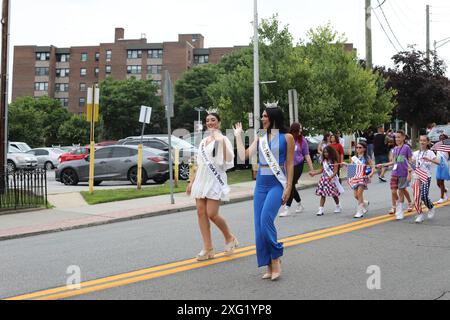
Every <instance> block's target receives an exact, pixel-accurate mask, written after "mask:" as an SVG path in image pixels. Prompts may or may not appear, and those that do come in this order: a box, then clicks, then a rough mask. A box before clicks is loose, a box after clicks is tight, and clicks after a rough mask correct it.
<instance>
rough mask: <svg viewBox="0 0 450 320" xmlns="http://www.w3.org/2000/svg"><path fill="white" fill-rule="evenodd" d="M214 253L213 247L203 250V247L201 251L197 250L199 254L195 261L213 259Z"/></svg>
mask: <svg viewBox="0 0 450 320" xmlns="http://www.w3.org/2000/svg"><path fill="white" fill-rule="evenodd" d="M215 255H216V253H215V251H214V248H213V249H210V250H205V249H203V250H202V251H200V252H199V254H198V255H197V261H206V260H211V259H214V256H215Z"/></svg>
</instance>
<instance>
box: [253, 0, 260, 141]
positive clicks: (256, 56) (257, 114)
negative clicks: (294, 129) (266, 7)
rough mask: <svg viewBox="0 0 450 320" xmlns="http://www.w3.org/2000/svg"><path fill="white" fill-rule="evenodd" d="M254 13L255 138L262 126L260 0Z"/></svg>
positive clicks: (255, 6) (255, 2)
mask: <svg viewBox="0 0 450 320" xmlns="http://www.w3.org/2000/svg"><path fill="white" fill-rule="evenodd" d="M254 11H255V18H254V20H253V29H254V36H253V78H254V79H253V86H254V93H253V96H254V106H253V116H254V118H255V121H254V122H253V123H254V127H255V137H256V133H257V132H258V131H259V128H260V124H259V120H260V116H261V110H260V95H259V34H258V29H259V23H258V0H254Z"/></svg>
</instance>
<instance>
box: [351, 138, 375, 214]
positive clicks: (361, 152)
mask: <svg viewBox="0 0 450 320" xmlns="http://www.w3.org/2000/svg"><path fill="white" fill-rule="evenodd" d="M344 165H347V164H344ZM347 169H348V183H349V185H350V187H351V188H352V190H353V192H354V196H355V199H356V201H358V209H357V212H356V214H355V219H360V218H362V217H364V215H365V214H366V213H367V211H368V208H369V201H367V200H364V191H365V190H367V185H368V184H369V183H370V179H371V178H372V177H373V175H374V174H375V167H374V165H373V161H372V159H371V158H370V157H369V155H368V146H367V144H366V143H365V142H363V141H362V142H359V143H358V144H357V145H356V156H354V157H352V162H351V164H350V165H347Z"/></svg>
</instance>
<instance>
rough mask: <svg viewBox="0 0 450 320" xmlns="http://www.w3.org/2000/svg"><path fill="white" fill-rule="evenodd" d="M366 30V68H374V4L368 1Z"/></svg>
mask: <svg viewBox="0 0 450 320" xmlns="http://www.w3.org/2000/svg"><path fill="white" fill-rule="evenodd" d="M365 11H366V12H365V20H364V21H365V22H366V25H365V30H366V68H367V69H369V70H370V69H372V68H373V60H372V4H371V0H366V9H365Z"/></svg>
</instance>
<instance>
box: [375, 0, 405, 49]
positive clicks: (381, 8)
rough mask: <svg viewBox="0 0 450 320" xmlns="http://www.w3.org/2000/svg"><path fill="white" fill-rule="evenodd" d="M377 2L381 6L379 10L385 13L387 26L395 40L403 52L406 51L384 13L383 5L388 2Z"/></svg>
mask: <svg viewBox="0 0 450 320" xmlns="http://www.w3.org/2000/svg"><path fill="white" fill-rule="evenodd" d="M377 2H378V4H379V6H378V8H380V10H381V12H382V13H383V16H384V20H386V23H387V25H388V27H389V30H391V33H392V35H393V36H394V38H395V40H396V41H397V43H398V44H399V46H400V48H402V50H403V51H405V48H404V47H403V46H402V44H401V43H400V41H399V40H398V38H397V36H396V35H395V32H394V30H392V27H391V24H390V23H389V20H388V18H387V17H386V14H385V13H384V10H383V6H382V5H383V4H384V3H385V2H386V0H385V1H384V2H383V3H380V1H379V0H377Z"/></svg>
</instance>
